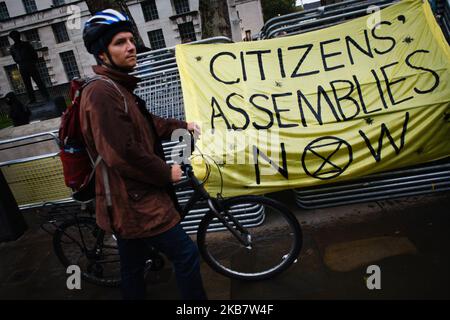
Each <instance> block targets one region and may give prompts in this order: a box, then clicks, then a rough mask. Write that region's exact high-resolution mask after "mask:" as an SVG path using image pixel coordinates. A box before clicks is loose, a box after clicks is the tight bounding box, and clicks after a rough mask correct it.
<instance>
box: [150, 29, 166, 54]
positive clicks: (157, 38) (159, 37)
mask: <svg viewBox="0 0 450 320" xmlns="http://www.w3.org/2000/svg"><path fill="white" fill-rule="evenodd" d="M148 39H149V40H150V47H151V48H152V50H156V49H161V48H165V47H166V42H165V41H164V35H163V32H162V30H161V29H158V30H153V31H149V32H148Z"/></svg>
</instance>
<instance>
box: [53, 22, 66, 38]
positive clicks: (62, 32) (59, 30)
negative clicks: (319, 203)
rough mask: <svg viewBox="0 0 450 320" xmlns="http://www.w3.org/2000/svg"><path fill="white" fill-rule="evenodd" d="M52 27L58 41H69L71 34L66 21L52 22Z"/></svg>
mask: <svg viewBox="0 0 450 320" xmlns="http://www.w3.org/2000/svg"><path fill="white" fill-rule="evenodd" d="M52 29H53V34H54V35H55V39H56V43H61V42H66V41H69V34H68V33H67V29H66V24H65V23H64V22H58V23H55V24H52Z"/></svg>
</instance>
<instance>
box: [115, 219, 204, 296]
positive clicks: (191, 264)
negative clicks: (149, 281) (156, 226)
mask: <svg viewBox="0 0 450 320" xmlns="http://www.w3.org/2000/svg"><path fill="white" fill-rule="evenodd" d="M117 243H118V246H119V254H120V269H121V278H122V295H123V298H124V299H126V300H131V299H133V300H135V299H144V298H145V279H144V268H145V260H146V257H148V253H149V246H150V247H154V248H156V249H157V250H158V251H160V252H162V253H163V254H165V255H166V257H167V258H168V259H169V260H170V261H171V262H172V263H173V266H174V269H175V275H176V280H177V285H178V289H179V291H180V296H181V298H182V299H185V300H204V299H207V297H206V293H205V290H204V288H203V283H202V277H201V274H200V258H199V254H198V249H197V246H196V244H195V243H194V242H193V241H192V239H191V238H190V237H189V236H188V235H187V234H186V232H185V231H184V229H183V228H182V227H181V225H180V224H177V225H176V226H174V227H173V228H171V229H169V230H168V231H166V232H164V233H161V234H159V235H156V236H154V237H148V238H142V239H121V238H118V239H117Z"/></svg>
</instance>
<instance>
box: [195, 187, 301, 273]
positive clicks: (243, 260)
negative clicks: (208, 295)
mask: <svg viewBox="0 0 450 320" xmlns="http://www.w3.org/2000/svg"><path fill="white" fill-rule="evenodd" d="M223 207H224V212H225V213H224V214H223V216H224V217H226V219H227V220H228V221H229V222H228V224H229V225H231V226H232V227H233V228H234V229H235V230H238V229H239V228H236V225H235V223H234V222H232V220H233V218H235V219H236V220H237V221H238V223H240V224H242V225H244V226H245V230H244V231H239V233H240V234H241V235H242V237H243V238H245V239H247V240H249V243H248V244H243V243H242V242H241V241H239V239H238V238H237V237H236V236H235V235H233V234H232V232H231V231H230V230H228V229H227V228H225V226H224V224H223V223H222V222H220V221H219V220H218V219H217V217H215V216H214V214H213V213H211V212H210V213H208V214H207V215H205V217H204V218H203V219H202V221H201V223H200V225H199V229H198V231H197V242H198V246H199V250H200V253H201V255H202V257H203V259H204V260H205V261H206V263H207V264H208V265H209V266H210V267H211V268H213V269H214V270H215V271H217V272H219V273H221V274H223V275H225V276H227V277H230V278H234V279H240V280H264V279H269V278H272V277H274V276H276V275H278V274H279V273H281V272H282V271H284V270H286V269H287V268H288V267H289V266H290V265H291V264H292V263H294V262H295V261H296V259H297V257H298V255H299V253H300V250H301V247H302V241H303V236H302V231H301V228H300V225H299V223H298V221H297V219H296V218H295V216H294V215H293V214H292V213H291V212H290V211H289V209H287V208H286V207H285V206H284V205H282V204H281V203H279V202H277V201H275V200H272V199H270V198H266V197H261V196H242V197H235V198H230V199H228V200H226V201H224V202H223ZM227 215H231V216H232V217H231V218H230V217H227Z"/></svg>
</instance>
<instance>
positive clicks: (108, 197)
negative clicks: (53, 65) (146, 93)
mask: <svg viewBox="0 0 450 320" xmlns="http://www.w3.org/2000/svg"><path fill="white" fill-rule="evenodd" d="M96 80H102V81H106V82H108V83H109V84H111V85H112V86H113V87H114V88H115V89H116V90H117V91H118V92H119V93H120V95H121V96H122V99H123V103H124V105H125V113H128V104H127V100H126V98H125V96H124V94H123V93H122V91H121V90H120V89H119V87H118V86H117V84H116V83H115V82H114V81H112V80H111V79H109V78H108V77H104V76H100V75H95V76H93V77H91V78H89V79H87V80H86V82H85V83H84V84H83V86H82V89H83V88H85V87H86V86H87V85H88V84H90V83H91V82H94V81H96ZM86 150H87V148H86ZM88 155H89V158H90V159H91V162H92V163H93V168H92V172H91V175H90V176H89V179H91V178H92V176H93V175H94V173H95V169H96V167H97V166H98V165H99V163H100V162H101V161H102V160H103V159H102V157H101V156H100V155H98V156H97V159H96V160H95V162H94V161H93V160H94V159H93V158H92V157H91V155H90V154H89V151H88ZM102 176H103V186H104V187H105V196H106V209H107V211H108V215H109V224H110V228H111V231H112V232H113V233H114V234H117V233H116V231H115V229H114V225H113V216H112V198H111V187H110V184H109V176H108V171H107V170H106V164H105V163H103V166H102Z"/></svg>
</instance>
